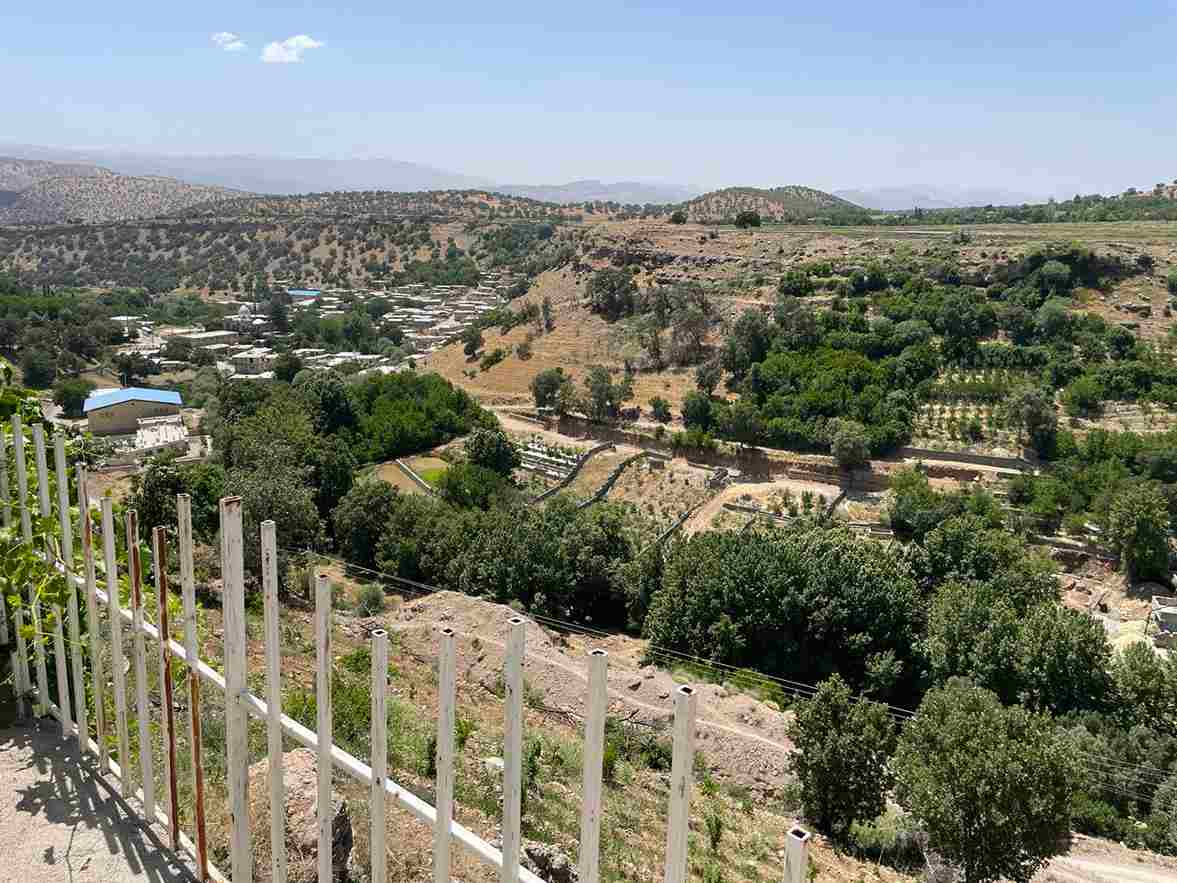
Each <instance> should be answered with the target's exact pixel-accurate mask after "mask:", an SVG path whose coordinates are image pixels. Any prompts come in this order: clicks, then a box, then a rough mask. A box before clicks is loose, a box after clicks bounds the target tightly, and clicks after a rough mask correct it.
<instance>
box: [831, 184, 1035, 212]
mask: <svg viewBox="0 0 1177 883" xmlns="http://www.w3.org/2000/svg"><path fill="white" fill-rule="evenodd" d="M834 195H835V196H840V197H841V198H842V199H845V200H847V201H849V202H853V203H855V204H856V205H861V206H863V207H864V208H869V209H875V210H876V211H883V212H895V211H909V210H911V209H913V208H963V207H966V206H978V205H1022V204H1023V203H1039V202H1046V199H1047V197H1045V196H1042V195H1041V194H1039V195H1037V196H1035V195H1033V194H1029V193H1019V192H1017V191H1013V190H1003V189H1001V188H997V187H972V188H962V189H960V190H952V189H948V188H942V187H871V188H865V189H861V190H835V191H834Z"/></svg>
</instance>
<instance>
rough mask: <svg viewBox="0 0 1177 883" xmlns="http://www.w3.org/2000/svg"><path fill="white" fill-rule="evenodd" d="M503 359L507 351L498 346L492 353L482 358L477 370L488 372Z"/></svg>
mask: <svg viewBox="0 0 1177 883" xmlns="http://www.w3.org/2000/svg"><path fill="white" fill-rule="evenodd" d="M505 358H507V351H506V350H505V349H503V348H502V347H501V346H500V347H498V348H496V349H495V351H494V352H491V353H487V354H486V355H485V356H483V357H482V361H480V362H479V363H478V368H479V370H480V371H489V370H490V369H491V368H493V367H494V366H495V365H497V364H498V363H499V362H501V361H502V360H503V359H505Z"/></svg>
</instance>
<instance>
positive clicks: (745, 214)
mask: <svg viewBox="0 0 1177 883" xmlns="http://www.w3.org/2000/svg"><path fill="white" fill-rule="evenodd" d="M735 224H736V226H737V227H739V228H740V229H741V230H746V229H747V228H749V227H759V226H760V213H759V212H754V211H751V210H748V211H742V212H740V213H739V214H738V215H736V220H735Z"/></svg>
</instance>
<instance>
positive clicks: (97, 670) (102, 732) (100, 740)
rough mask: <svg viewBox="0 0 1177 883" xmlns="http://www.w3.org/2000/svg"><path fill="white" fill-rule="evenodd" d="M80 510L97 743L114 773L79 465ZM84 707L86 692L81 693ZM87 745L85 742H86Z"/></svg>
mask: <svg viewBox="0 0 1177 883" xmlns="http://www.w3.org/2000/svg"><path fill="white" fill-rule="evenodd" d="M78 499H79V500H81V501H82V502H81V504H80V505H79V506H78V511H79V512H80V513H81V516H82V567H83V576H84V578H85V581H86V582H85V589H86V619H87V621H88V623H87V629H86V631H87V633H88V634H89V636H90V680H91V683H92V684H93V685H94V741H95V742H96V743H97V744H98V768H99V769H100V770H102V771H103V772H104V773H105V772H110V750H109V749H108V748H107V746H106V674H105V672H104V671H103V666H102V644H101V641H102V629H101V628H99V623H100V621H101V620H99V618H98V587H97V585H96V583H97V579H96V576H95V567H94V524H93V522H92V521H91V520H90V505H89V498H88V497H87V496H86V467H85V466H83V465H82V464H81V463H79V464H78ZM78 696H79V699H78V702H79V704H80V705H81V706H82V707H83V708H84V707H85V704H86V693H85V688H84V687H83V688H82V690H81V692H79V694H78ZM82 744H83V745H85V742H84V741H83V743H82Z"/></svg>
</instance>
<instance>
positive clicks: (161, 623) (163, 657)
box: [151, 527, 180, 849]
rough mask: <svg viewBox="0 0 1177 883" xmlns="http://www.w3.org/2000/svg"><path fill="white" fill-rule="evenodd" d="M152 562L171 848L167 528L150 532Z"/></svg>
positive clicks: (176, 832)
mask: <svg viewBox="0 0 1177 883" xmlns="http://www.w3.org/2000/svg"><path fill="white" fill-rule="evenodd" d="M151 542H152V564H153V566H154V569H155V597H156V601H157V604H156V607H157V608H158V613H157V614H156V615H157V619H156V625H157V626H158V627H159V692H160V696H161V698H162V700H163V716H162V718H161V724H162V727H163V770H164V782H165V783H166V785H167V801H168V826H169V828H170V829H171V830H170V833H171V835H172V849H179V848H180V807H179V806H178V805H177V801H178V800H179V798H178V796H177V793H176V791H177V789H176V703H175V697H174V696H173V695H172V649H171V647H169V646H168V642H169V641H170V640H171V637H172V630H171V627H170V623H169V618H168V540H167V530H166V529H165V528H163V527H156V528H154V529H153V530H152V532H151Z"/></svg>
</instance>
